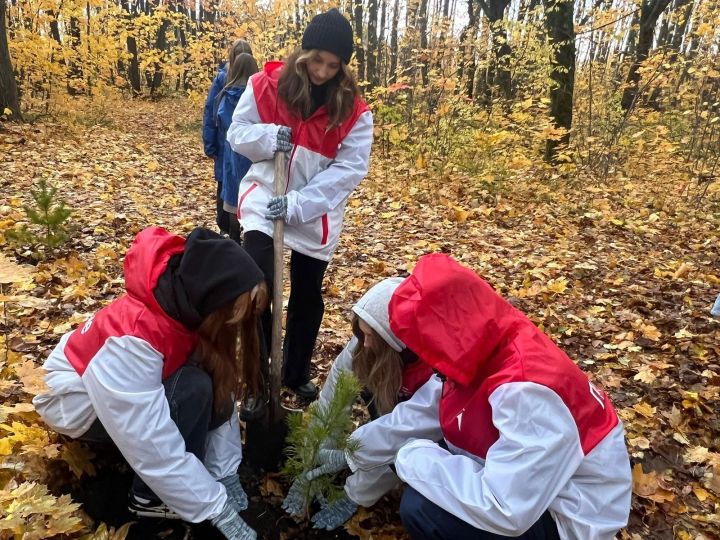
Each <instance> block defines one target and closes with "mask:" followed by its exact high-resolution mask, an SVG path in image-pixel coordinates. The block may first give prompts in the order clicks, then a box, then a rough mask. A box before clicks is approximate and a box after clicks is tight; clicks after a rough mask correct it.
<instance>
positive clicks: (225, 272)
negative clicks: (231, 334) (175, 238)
mask: <svg viewBox="0 0 720 540" xmlns="http://www.w3.org/2000/svg"><path fill="white" fill-rule="evenodd" d="M175 275H176V278H180V279H181V280H182V286H183V288H184V289H185V294H186V295H187V299H188V300H189V302H190V304H192V305H193V306H194V307H195V309H196V310H197V312H198V314H199V315H200V317H201V318H202V319H205V317H207V316H208V315H210V313H212V312H213V311H215V310H216V309H217V308H219V307H221V306H223V305H224V304H226V303H228V302H230V301H231V300H234V299H235V298H237V297H238V296H240V295H241V294H243V293H245V292H247V291H249V290H251V289H252V288H253V287H254V286H255V285H257V284H258V283H261V282H263V281H264V280H265V276H264V274H263V272H262V270H260V268H258V265H257V264H255V261H253V259H252V257H250V255H248V253H247V252H246V251H245V250H244V249H243V248H241V247H240V246H239V245H237V243H235V241H234V240H231V239H230V238H224V237H222V236H220V235H219V234H217V233H215V232H213V231H211V230H209V229H204V228H202V227H198V228H197V229H193V231H192V232H191V233H190V234H189V235H188V237H187V240H186V241H185V251H184V252H183V255H182V259H181V261H180V265H179V267H178V269H177V272H176V274H175Z"/></svg>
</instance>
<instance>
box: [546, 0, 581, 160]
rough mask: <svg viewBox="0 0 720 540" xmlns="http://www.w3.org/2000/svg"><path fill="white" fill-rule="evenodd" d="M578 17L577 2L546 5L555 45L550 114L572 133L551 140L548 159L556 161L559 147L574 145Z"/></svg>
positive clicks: (552, 1)
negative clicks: (572, 134) (576, 21)
mask: <svg viewBox="0 0 720 540" xmlns="http://www.w3.org/2000/svg"><path fill="white" fill-rule="evenodd" d="M574 16H575V3H574V0H547V3H546V4H545V27H546V31H547V35H548V39H549V41H550V44H551V45H552V51H553V52H552V53H551V54H552V58H551V64H552V66H553V70H552V73H551V74H550V77H551V78H552V80H553V88H552V90H551V91H550V114H551V116H552V118H553V121H554V123H555V125H556V126H557V127H560V128H564V129H566V130H568V132H567V133H566V134H565V135H564V136H563V137H562V139H560V140H559V141H558V140H554V139H548V140H547V142H546V145H545V160H546V161H548V162H554V161H555V160H556V157H557V148H558V146H559V145H561V144H562V145H567V144H568V143H569V142H570V133H569V130H570V128H571V127H572V117H573V94H574V91H575V27H574V26H573V21H574Z"/></svg>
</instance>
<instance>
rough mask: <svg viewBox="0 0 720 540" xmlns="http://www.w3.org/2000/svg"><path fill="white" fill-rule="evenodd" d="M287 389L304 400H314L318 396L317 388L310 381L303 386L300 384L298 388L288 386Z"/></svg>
mask: <svg viewBox="0 0 720 540" xmlns="http://www.w3.org/2000/svg"><path fill="white" fill-rule="evenodd" d="M289 388H290V390H292V391H293V392H295V394H297V395H298V396H300V397H301V398H305V399H315V398H316V397H317V395H318V389H317V386H315V385H314V384H313V383H312V382H310V381H308V382H306V383H305V384H301V385H300V386H290V387H289Z"/></svg>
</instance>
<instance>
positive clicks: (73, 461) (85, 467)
mask: <svg viewBox="0 0 720 540" xmlns="http://www.w3.org/2000/svg"><path fill="white" fill-rule="evenodd" d="M94 457H95V454H94V453H93V452H92V451H91V450H90V449H88V447H87V446H86V445H84V444H83V443H81V442H78V441H68V442H66V443H65V444H63V447H62V450H61V451H60V459H62V460H63V461H64V462H66V463H67V464H68V466H69V467H70V470H71V471H72V472H73V473H74V474H75V476H77V477H78V478H82V476H83V474H87V475H88V476H95V466H94V465H93V464H92V459H93V458H94Z"/></svg>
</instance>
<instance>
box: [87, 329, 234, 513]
mask: <svg viewBox="0 0 720 540" xmlns="http://www.w3.org/2000/svg"><path fill="white" fill-rule="evenodd" d="M162 368H163V359H162V356H161V355H160V353H158V352H157V351H156V350H155V349H153V348H152V347H151V346H150V345H149V344H148V343H147V342H145V341H143V340H141V339H139V338H136V337H132V336H122V337H111V338H109V339H108V340H107V341H106V342H105V344H104V345H103V347H102V348H101V349H100V351H98V353H97V354H96V355H95V357H94V358H93V360H92V361H91V362H90V364H89V365H88V367H87V369H86V371H85V373H84V374H83V376H82V380H83V383H84V385H85V389H86V390H87V393H88V396H89V397H90V401H91V402H92V405H93V407H94V409H95V412H96V413H97V416H98V418H99V419H100V422H102V425H103V426H104V427H105V429H106V430H107V432H108V435H110V437H111V438H112V440H113V442H114V443H115V444H116V445H117V447H118V448H119V449H120V452H121V453H122V455H123V456H124V457H125V459H126V460H127V461H128V463H129V464H130V466H131V467H132V469H133V470H134V471H135V472H136V473H137V474H138V475H139V476H140V477H141V478H142V479H143V480H144V481H145V483H146V484H147V485H148V487H149V488H150V489H152V490H153V492H154V493H155V494H156V495H157V496H158V497H160V498H161V499H162V501H163V502H165V504H167V505H168V506H169V507H170V508H171V509H173V510H174V511H175V512H177V513H178V515H179V516H180V517H182V518H183V519H184V520H186V521H191V522H194V523H197V522H200V521H203V520H205V519H209V518H213V517H215V516H217V515H218V514H219V513H220V512H221V510H222V509H223V506H224V505H225V502H226V501H227V492H226V491H225V487H224V486H223V485H222V484H220V483H219V482H217V481H215V479H214V478H213V477H212V476H211V475H210V473H208V471H207V469H206V468H205V466H204V465H203V464H202V463H201V462H200V460H199V459H198V458H197V457H195V456H194V455H193V454H191V453H188V452H186V451H185V442H184V440H183V438H182V435H181V434H180V432H179V431H178V428H177V426H176V425H175V423H174V422H173V421H172V419H171V418H170V406H169V404H168V401H167V399H166V397H165V390H164V387H163V385H162Z"/></svg>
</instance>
